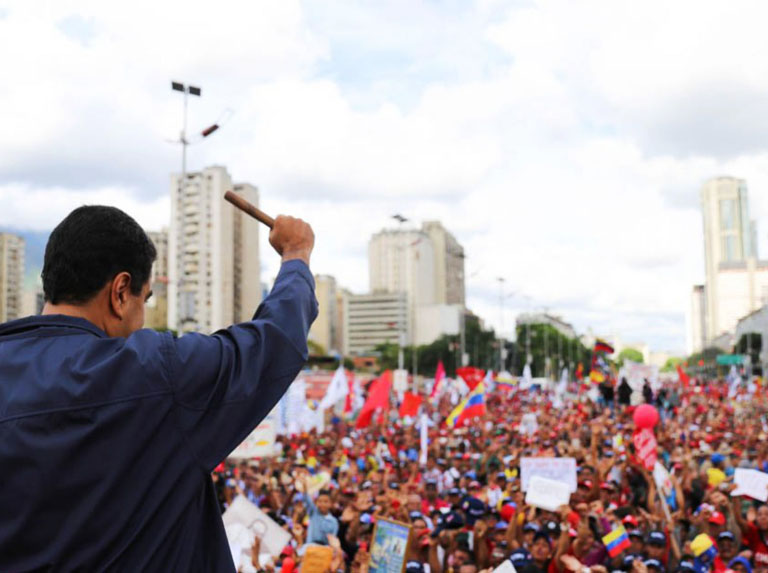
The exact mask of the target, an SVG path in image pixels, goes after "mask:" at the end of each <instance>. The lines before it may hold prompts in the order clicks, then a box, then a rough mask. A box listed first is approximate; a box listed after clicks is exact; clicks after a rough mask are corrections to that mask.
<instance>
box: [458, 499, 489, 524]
mask: <svg viewBox="0 0 768 573" xmlns="http://www.w3.org/2000/svg"><path fill="white" fill-rule="evenodd" d="M461 509H463V510H464V513H465V514H466V516H467V525H474V524H475V521H477V520H478V519H480V518H481V517H483V516H484V515H485V504H484V503H483V502H482V501H480V500H479V499H477V498H476V497H469V498H467V499H465V500H464V503H462V504H461Z"/></svg>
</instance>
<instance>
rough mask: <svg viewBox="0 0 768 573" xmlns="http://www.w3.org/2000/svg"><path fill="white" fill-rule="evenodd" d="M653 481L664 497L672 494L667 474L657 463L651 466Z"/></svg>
mask: <svg viewBox="0 0 768 573" xmlns="http://www.w3.org/2000/svg"><path fill="white" fill-rule="evenodd" d="M653 481H654V482H655V483H656V487H657V488H659V490H660V491H661V493H662V494H664V496H665V497H666V496H668V495H669V494H670V493H672V480H671V479H670V478H669V472H668V471H667V468H665V467H664V466H663V465H661V464H660V463H659V462H656V463H655V464H653Z"/></svg>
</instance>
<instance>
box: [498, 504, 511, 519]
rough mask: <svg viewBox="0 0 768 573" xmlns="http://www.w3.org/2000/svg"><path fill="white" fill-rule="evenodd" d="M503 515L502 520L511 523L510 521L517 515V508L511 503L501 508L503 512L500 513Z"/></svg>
mask: <svg viewBox="0 0 768 573" xmlns="http://www.w3.org/2000/svg"><path fill="white" fill-rule="evenodd" d="M499 514H500V515H501V519H502V520H504V521H506V522H507V523H509V521H510V519H512V516H513V515H515V506H514V505H512V504H511V503H507V504H504V505H502V506H501V511H500V512H499Z"/></svg>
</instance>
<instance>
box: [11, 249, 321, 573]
mask: <svg viewBox="0 0 768 573" xmlns="http://www.w3.org/2000/svg"><path fill="white" fill-rule="evenodd" d="M316 315H317V301H316V300H315V296H314V280H313V278H312V275H311V274H310V272H309V269H308V267H307V266H306V264H304V263H303V262H301V261H298V260H294V261H288V262H286V263H284V264H283V265H282V268H281V269H280V273H279V274H278V277H277V280H276V282H275V286H274V288H273V289H272V292H271V293H270V295H269V296H268V297H267V298H266V299H265V300H264V302H263V303H262V304H261V305H260V306H259V309H258V310H257V311H256V315H255V316H254V318H253V320H252V321H251V322H246V323H243V324H238V325H235V326H231V327H229V328H227V329H225V330H221V331H219V332H217V333H215V334H214V335H212V336H204V335H202V334H186V335H184V336H183V337H181V338H176V337H174V336H173V335H171V334H169V333H158V332H155V331H152V330H139V331H137V332H135V333H133V334H132V335H131V336H129V337H128V338H110V337H108V336H107V335H106V334H105V333H104V332H103V331H101V330H100V329H99V328H97V327H96V326H94V325H93V324H92V323H90V322H88V321H86V320H84V319H80V318H74V317H68V316H62V315H48V316H35V317H29V318H24V319H21V320H16V321H12V322H8V323H6V324H2V325H0V516H2V517H0V571H27V570H33V569H34V570H38V569H40V570H46V571H47V570H52V571H72V570H78V571H105V570H108V571H234V570H235V567H234V564H233V563H232V557H231V554H230V551H229V547H228V545H227V540H226V537H225V535H224V526H223V524H222V521H221V516H220V511H219V507H218V503H217V501H216V494H215V491H214V488H213V483H212V481H211V477H210V472H211V471H212V469H213V468H214V467H215V466H216V465H217V464H218V463H219V462H220V461H221V460H223V459H224V458H225V457H226V456H227V454H229V452H231V451H232V450H233V449H234V448H235V447H236V446H237V445H238V444H239V443H240V442H241V441H242V440H243V438H245V437H246V436H247V435H248V434H249V433H250V432H251V430H252V429H253V428H254V427H255V426H256V425H258V423H259V422H260V421H261V420H262V419H263V418H264V417H265V416H266V414H267V413H268V412H269V411H270V410H271V409H272V407H273V406H274V405H275V404H276V403H277V401H278V400H279V399H280V397H281V396H282V395H283V393H284V392H285V391H286V389H287V388H288V386H289V385H290V383H291V382H292V381H293V380H294V378H295V376H296V375H297V374H298V372H299V371H300V369H301V368H302V366H303V365H304V363H305V361H306V358H307V333H308V331H309V326H310V324H311V322H312V321H313V320H314V318H315V316H316Z"/></svg>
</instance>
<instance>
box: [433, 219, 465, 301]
mask: <svg viewBox="0 0 768 573" xmlns="http://www.w3.org/2000/svg"><path fill="white" fill-rule="evenodd" d="M422 231H424V232H425V233H426V234H427V236H429V239H430V241H431V242H432V252H433V253H434V257H435V303H436V304H450V305H453V304H458V305H461V306H462V307H463V306H464V304H465V289H464V247H462V246H461V245H460V244H459V242H458V241H457V240H456V237H454V236H453V235H452V234H451V233H449V232H448V231H447V230H446V229H445V227H443V225H442V223H440V221H425V222H424V223H423V224H422Z"/></svg>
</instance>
